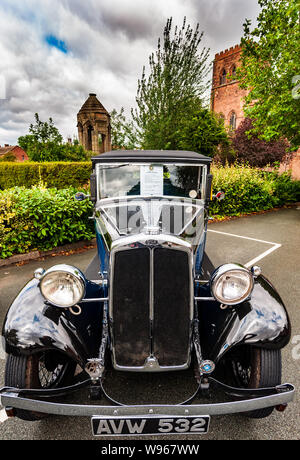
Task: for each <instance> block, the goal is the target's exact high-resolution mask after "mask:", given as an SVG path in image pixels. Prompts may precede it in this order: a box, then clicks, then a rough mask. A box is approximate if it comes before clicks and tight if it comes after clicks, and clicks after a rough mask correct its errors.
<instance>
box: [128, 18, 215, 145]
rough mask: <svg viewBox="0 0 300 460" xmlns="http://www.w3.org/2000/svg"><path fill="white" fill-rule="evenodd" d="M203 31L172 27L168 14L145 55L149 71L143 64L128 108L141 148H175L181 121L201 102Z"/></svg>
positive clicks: (204, 57) (206, 52)
mask: <svg viewBox="0 0 300 460" xmlns="http://www.w3.org/2000/svg"><path fill="white" fill-rule="evenodd" d="M202 36H203V32H202V33H200V31H199V24H197V26H196V28H195V30H193V29H192V28H191V26H190V25H186V19H184V21H183V25H182V27H181V29H180V30H178V28H177V26H176V27H175V30H174V34H173V35H172V18H170V19H168V20H167V23H166V26H165V28H164V35H163V44H162V45H161V43H160V39H159V40H158V47H157V51H156V52H155V53H152V54H151V55H150V57H149V64H150V74H149V76H148V77H146V71H145V67H144V68H143V72H142V78H141V80H139V81H138V89H137V96H136V103H137V108H136V109H135V110H132V116H133V120H134V121H135V123H136V126H137V131H138V134H139V138H140V143H141V145H142V147H143V148H145V149H176V148H178V135H177V134H176V133H177V132H178V131H179V130H180V127H181V125H182V124H183V123H184V122H185V121H186V120H188V119H189V118H190V117H191V115H192V114H193V113H194V112H195V109H196V107H200V106H201V105H202V103H203V98H204V93H205V91H206V89H207V87H208V82H206V77H207V75H208V72H209V71H210V67H209V65H208V64H207V60H208V57H209V50H207V49H205V48H203V49H202V51H200V52H199V47H200V43H201V40H202Z"/></svg>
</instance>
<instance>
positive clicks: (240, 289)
mask: <svg viewBox="0 0 300 460" xmlns="http://www.w3.org/2000/svg"><path fill="white" fill-rule="evenodd" d="M210 286H211V292H212V295H213V296H214V297H215V299H216V300H218V301H219V302H220V303H222V304H225V305H236V304H238V303H241V302H243V301H244V300H246V299H247V298H248V297H249V296H250V294H251V292H252V289H253V275H252V273H251V272H250V271H249V270H248V269H247V268H245V267H243V266H241V265H237V264H225V265H221V267H219V268H218V269H217V270H216V271H215V272H214V273H213V275H212V278H211V284H210Z"/></svg>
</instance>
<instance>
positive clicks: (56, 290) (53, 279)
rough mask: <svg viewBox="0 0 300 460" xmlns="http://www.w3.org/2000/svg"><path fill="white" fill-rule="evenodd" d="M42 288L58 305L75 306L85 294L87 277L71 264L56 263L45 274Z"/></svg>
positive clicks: (50, 300)
mask: <svg viewBox="0 0 300 460" xmlns="http://www.w3.org/2000/svg"><path fill="white" fill-rule="evenodd" d="M40 290H41V293H42V295H43V296H44V297H45V299H46V300H48V302H50V303H51V304H53V305H55V306H56V307H64V308H68V307H73V306H74V305H76V304H77V303H78V302H80V300H81V299H82V298H83V296H84V294H85V278H84V276H83V274H82V273H81V271H80V270H78V269H77V268H75V267H72V266H71V265H55V266H54V267H51V268H50V269H49V270H47V271H46V272H45V273H44V274H43V276H42V278H41V281H40Z"/></svg>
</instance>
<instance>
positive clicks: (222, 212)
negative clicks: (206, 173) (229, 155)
mask: <svg viewBox="0 0 300 460" xmlns="http://www.w3.org/2000/svg"><path fill="white" fill-rule="evenodd" d="M211 172H212V174H213V192H214V193H216V192H217V191H218V190H224V192H225V199H224V200H223V201H217V200H215V201H213V202H212V204H211V207H210V214H211V215H217V216H238V215H240V214H247V213H252V212H257V211H262V210H267V209H272V208H275V207H278V206H282V205H284V204H285V203H292V202H295V201H300V181H294V180H292V179H291V176H290V174H289V173H283V174H278V173H277V172H266V171H262V170H260V169H258V168H251V167H250V166H233V165H232V166H218V167H216V166H213V167H212V171H211Z"/></svg>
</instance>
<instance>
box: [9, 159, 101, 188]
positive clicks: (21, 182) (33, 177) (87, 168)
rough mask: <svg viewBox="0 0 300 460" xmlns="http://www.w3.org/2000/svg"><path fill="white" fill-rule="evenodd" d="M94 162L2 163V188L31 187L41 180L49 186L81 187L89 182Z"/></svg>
mask: <svg viewBox="0 0 300 460" xmlns="http://www.w3.org/2000/svg"><path fill="white" fill-rule="evenodd" d="M91 171H92V163H91V162H89V161H82V162H67V161H66V162H64V161H61V162H42V163H34V162H30V161H26V162H22V163H11V162H3V163H0V190H4V189H6V188H11V187H22V186H25V187H31V186H33V185H38V184H39V183H40V182H41V181H42V182H43V183H44V184H45V185H46V186H47V187H55V188H67V187H70V186H72V187H81V186H83V185H85V184H87V183H88V182H89V177H90V174H91Z"/></svg>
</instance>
